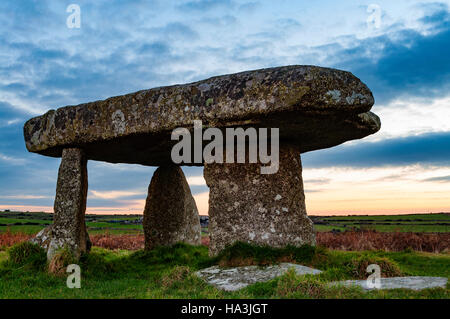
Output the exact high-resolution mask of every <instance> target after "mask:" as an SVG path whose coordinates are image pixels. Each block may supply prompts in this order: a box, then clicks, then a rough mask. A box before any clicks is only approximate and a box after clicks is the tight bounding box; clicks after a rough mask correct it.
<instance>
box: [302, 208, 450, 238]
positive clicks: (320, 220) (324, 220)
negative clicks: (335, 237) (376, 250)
mask: <svg viewBox="0 0 450 319" xmlns="http://www.w3.org/2000/svg"><path fill="white" fill-rule="evenodd" d="M310 217H311V218H312V220H313V221H314V226H315V228H316V230H317V231H345V230H354V229H358V230H359V229H366V230H369V229H370V230H376V231H379V232H417V233H422V232H433V233H437V232H450V214H449V213H436V214H411V215H375V216H356V215H353V216H310Z"/></svg>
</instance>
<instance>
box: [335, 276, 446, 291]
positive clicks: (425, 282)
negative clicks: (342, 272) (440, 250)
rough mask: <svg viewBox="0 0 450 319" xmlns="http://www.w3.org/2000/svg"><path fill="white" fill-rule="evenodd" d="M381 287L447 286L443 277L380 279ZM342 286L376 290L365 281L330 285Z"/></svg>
mask: <svg viewBox="0 0 450 319" xmlns="http://www.w3.org/2000/svg"><path fill="white" fill-rule="evenodd" d="M380 280H381V287H380V288H379V289H399V288H404V289H413V290H422V289H426V288H437V287H441V288H445V287H446V285H447V278H444V277H426V276H414V277H391V278H381V279H380ZM337 284H340V285H343V286H348V287H351V286H359V287H361V288H363V289H364V290H373V289H376V288H369V287H368V286H367V280H346V281H339V282H334V283H332V285H337Z"/></svg>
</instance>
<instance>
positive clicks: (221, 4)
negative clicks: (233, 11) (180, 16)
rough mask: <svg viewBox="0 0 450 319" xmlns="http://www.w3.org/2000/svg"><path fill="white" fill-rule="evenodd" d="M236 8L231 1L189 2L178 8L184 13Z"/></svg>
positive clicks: (203, 0) (202, 0)
mask: <svg viewBox="0 0 450 319" xmlns="http://www.w3.org/2000/svg"><path fill="white" fill-rule="evenodd" d="M234 6H235V3H234V1H231V0H195V1H188V2H185V3H183V4H180V5H179V6H178V9H180V10H182V11H200V12H205V11H209V10H212V9H217V8H226V9H230V8H233V7H234Z"/></svg>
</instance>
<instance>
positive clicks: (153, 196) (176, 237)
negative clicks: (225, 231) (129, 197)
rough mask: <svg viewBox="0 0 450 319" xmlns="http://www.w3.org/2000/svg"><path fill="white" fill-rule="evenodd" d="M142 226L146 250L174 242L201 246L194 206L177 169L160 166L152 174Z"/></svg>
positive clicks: (182, 176)
mask: <svg viewBox="0 0 450 319" xmlns="http://www.w3.org/2000/svg"><path fill="white" fill-rule="evenodd" d="M143 224H144V234H145V249H152V248H154V247H156V246H170V245H173V244H175V243H177V242H185V243H188V244H192V245H200V243H201V227H200V217H199V215H198V210H197V205H196V204H195V201H194V198H193V197H192V194H191V190H190V189H189V185H188V183H187V181H186V178H185V176H184V174H183V171H182V170H181V168H180V167H178V166H175V165H166V166H161V167H159V168H158V169H157V170H156V171H155V173H154V174H153V177H152V180H151V182H150V186H149V187H148V196H147V201H146V203H145V210H144V222H143Z"/></svg>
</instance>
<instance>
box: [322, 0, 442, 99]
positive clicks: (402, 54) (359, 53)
mask: <svg viewBox="0 0 450 319" xmlns="http://www.w3.org/2000/svg"><path fill="white" fill-rule="evenodd" d="M427 8H429V10H434V11H432V12H431V13H430V14H429V15H427V16H424V17H422V18H421V19H420V20H421V22H423V23H424V24H426V26H425V27H426V28H428V29H431V30H433V32H432V33H430V32H426V33H422V32H420V31H419V30H413V29H401V30H395V31H392V32H388V33H385V34H382V35H379V36H376V37H370V38H366V39H363V40H359V41H358V40H356V39H354V42H355V43H356V45H353V46H350V47H349V48H342V46H341V45H340V44H339V43H335V44H334V45H332V46H330V45H329V49H330V50H329V51H328V52H329V54H330V56H332V55H334V56H335V57H337V58H334V59H335V61H334V63H333V66H334V67H336V68H342V69H347V70H350V71H351V72H352V73H354V74H355V75H356V76H358V77H360V78H361V79H362V80H363V81H364V82H365V83H366V84H367V85H368V86H369V87H370V88H371V89H372V91H373V92H374V96H375V100H376V102H377V103H381V104H385V103H388V102H389V101H391V100H393V99H398V98H401V97H407V96H419V97H427V98H434V97H442V96H446V95H448V92H449V90H450V59H448V57H447V54H445V53H444V52H450V11H449V8H448V6H447V5H445V4H440V5H439V6H435V5H432V6H431V7H428V6H427ZM336 48H340V49H339V50H336ZM322 49H326V48H324V47H322ZM331 50H332V51H334V52H331ZM336 60H337V61H336Z"/></svg>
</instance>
